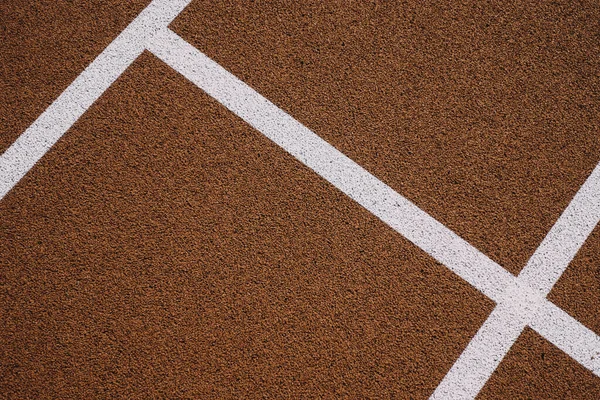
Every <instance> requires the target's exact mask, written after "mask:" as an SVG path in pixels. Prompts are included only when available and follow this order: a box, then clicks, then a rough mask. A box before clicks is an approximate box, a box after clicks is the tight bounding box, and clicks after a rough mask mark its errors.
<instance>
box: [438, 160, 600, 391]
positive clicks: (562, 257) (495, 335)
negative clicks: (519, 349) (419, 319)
mask: <svg viewBox="0 0 600 400" xmlns="http://www.w3.org/2000/svg"><path fill="white" fill-rule="evenodd" d="M598 221H600V164H598V165H597V166H596V168H594V170H593V171H592V173H591V174H590V176H589V177H588V178H587V179H586V181H585V182H584V184H583V185H582V186H581V188H579V190H578V191H577V193H576V194H575V196H574V197H573V199H572V200H571V202H570V203H569V205H568V206H567V208H566V209H565V210H564V212H563V213H562V214H561V216H560V217H559V218H558V220H557V221H556V223H555V224H554V226H553V227H552V228H551V229H550V231H549V232H548V234H547V235H546V237H545V238H544V240H543V241H542V243H541V244H540V246H539V247H538V248H537V250H536V251H535V253H534V254H533V256H531V258H530V259H529V261H528V262H527V265H526V266H525V267H524V268H523V270H522V271H521V273H520V274H519V277H518V278H517V279H518V281H519V284H520V285H521V286H522V287H523V290H522V291H521V292H522V293H526V292H528V291H529V292H531V293H532V294H531V295H530V298H539V299H545V298H546V296H547V295H548V293H549V292H550V290H551V289H552V287H553V286H554V284H555V283H556V282H557V281H558V279H559V278H560V276H561V275H562V274H563V272H564V271H565V269H566V268H567V266H568V265H569V263H570V262H571V261H572V260H573V257H575V254H577V251H579V249H580V248H581V246H582V245H583V243H584V242H585V240H586V239H587V238H588V236H589V235H590V234H591V233H592V230H593V229H594V227H595V226H596V225H597V224H598ZM533 293H535V294H533ZM511 296H516V293H512V294H511V295H508V292H507V299H506V300H505V302H510V303H513V304H512V307H521V309H523V307H524V304H527V302H526V301H524V300H523V299H522V298H521V299H520V300H519V302H517V303H514V301H513V299H514V297H511ZM504 305H505V304H504V303H499V304H498V306H497V309H500V308H503V307H504ZM531 307H535V308H536V310H534V311H533V312H529V314H528V318H527V319H525V320H522V319H521V320H519V324H517V325H515V323H516V321H517V320H518V319H516V318H515V316H514V315H512V314H511V313H510V312H505V313H502V314H495V313H492V314H491V315H490V316H489V318H488V320H487V321H486V322H485V323H484V324H483V326H482V327H481V328H480V329H479V331H478V332H477V334H476V335H475V336H474V337H473V338H472V339H471V341H470V343H469V345H468V346H467V348H466V349H465V350H464V351H463V353H462V354H461V356H460V357H459V358H458V360H457V361H456V363H455V364H454V365H453V366H452V368H451V369H450V371H449V372H448V374H447V375H446V376H445V377H444V379H443V380H442V382H441V383H440V384H439V386H438V387H437V389H436V390H435V392H434V393H433V395H432V396H431V398H432V399H443V398H452V399H454V398H461V399H462V398H464V399H471V398H475V396H477V393H479V391H480V390H481V389H482V388H483V385H485V383H486V382H487V381H488V379H489V378H490V377H491V376H492V374H493V372H494V371H495V370H496V367H497V366H498V364H499V363H500V361H502V359H503V358H504V357H505V356H506V354H507V353H508V351H509V350H510V348H511V346H512V345H513V344H514V342H515V341H516V340H517V338H518V337H519V335H520V333H521V332H522V331H523V329H525V327H526V326H527V325H530V326H531V327H532V328H533V329H535V330H536V331H537V332H538V333H540V334H541V335H542V336H543V337H545V338H546V339H547V340H550V341H551V342H552V343H554V344H555V345H556V346H557V347H559V348H560V349H562V350H563V351H565V352H566V353H567V354H569V355H570V356H571V357H573V358H574V359H575V360H577V361H578V362H580V363H581V364H582V365H583V366H585V367H586V368H588V369H590V370H591V371H592V372H593V373H594V374H596V375H598V376H600V367H599V365H600V360H598V357H597V355H596V354H597V353H600V338H599V337H598V336H597V335H596V334H595V333H593V332H592V331H590V330H589V329H587V328H586V327H584V326H583V325H582V324H580V323H577V321H575V320H574V319H573V318H572V317H570V316H569V315H568V314H567V313H565V312H564V311H563V310H561V309H559V308H558V307H556V306H555V305H554V304H552V303H550V302H548V301H541V300H540V301H536V302H535V303H534V304H529V308H531ZM538 307H541V308H540V309H539V310H537V308H538ZM499 315H500V316H499ZM534 316H535V317H534ZM532 318H533V320H532ZM517 328H518V330H517ZM491 330H493V332H490V331H491ZM516 332H517V333H516ZM515 333H516V334H515ZM575 338H578V339H577V340H575ZM481 359H488V360H494V362H495V364H492V363H491V362H488V363H485V364H483V365H482V363H481V361H480V360H481Z"/></svg>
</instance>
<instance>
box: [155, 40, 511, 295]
mask: <svg viewBox="0 0 600 400" xmlns="http://www.w3.org/2000/svg"><path fill="white" fill-rule="evenodd" d="M148 49H149V50H150V51H151V52H152V53H153V54H155V55H156V56H157V57H158V58H160V59H161V60H163V61H164V62H166V63H167V64H168V65H170V66H171V67H172V68H173V69H175V70H176V71H178V72H179V73H181V74H182V75H183V76H185V77H186V78H188V79H189V80H190V81H192V82H193V83H194V84H196V85H197V86H198V87H200V88H201V89H203V90H204V91H206V92H207V93H208V94H209V95H210V96H212V97H214V98H215V99H216V100H217V101H219V102H220V103H221V104H223V105H224V106H225V107H227V108H228V109H229V110H231V111H232V112H233V113H234V114H236V115H237V116H239V117H240V118H242V119H243V120H244V121H246V122H247V123H248V124H250V125H251V126H253V127H254V128H256V129H257V130H258V131H260V132H261V133H263V134H264V135H265V136H267V137H268V138H269V139H271V140H272V141H273V142H275V143H277V144H278V145H279V146H281V147H282V148H284V149H285V150H286V151H287V152H289V153H290V154H291V155H293V156H294V157H296V158H297V159H298V160H300V161H301V162H302V163H303V164H305V165H306V166H308V167H309V168H311V169H312V170H314V171H315V172H316V173H317V174H319V175H321V176H322V177H323V178H325V179H326V180H327V181H329V182H330V183H331V184H333V185H334V186H335V187H337V188H338V189H339V190H341V191H342V192H344V193H345V194H347V195H348V196H349V197H351V198H352V199H353V200H355V201H356V202H358V203H359V204H360V205H362V206H363V207H365V208H366V209H367V210H369V211H370V212H372V213H373V214H374V215H376V216H377V217H378V218H380V219H381V220H382V221H384V222H385V223H386V224H387V225H389V226H390V227H392V228H393V229H394V230H396V231H397V232H398V233H400V234H401V235H403V236H404V237H406V238H407V239H408V240H410V241H411V242H413V243H414V244H416V245H417V246H418V247H420V248H421V249H423V250H424V251H425V252H427V253H428V254H430V255H431V256H432V257H434V258H435V259H436V260H437V261H439V262H440V263H443V264H445V265H446V266H448V268H450V269H451V270H452V271H454V272H455V273H456V274H458V275H459V276H460V277H462V278H463V279H465V280H466V281H467V282H469V283H470V284H471V285H473V286H475V287H476V288H478V289H479V290H481V291H482V292H483V293H484V294H485V295H487V296H488V297H490V298H492V299H496V300H498V299H499V296H500V295H501V294H502V292H503V291H504V290H503V289H504V287H505V286H507V285H508V284H509V283H510V282H511V281H512V280H513V279H514V276H513V275H511V274H510V273H509V272H507V271H506V270H505V269H504V268H502V267H501V266H499V265H498V264H496V263H495V262H493V261H492V260H490V259H489V258H488V257H487V256H485V255H484V254H483V253H481V252H480V251H479V250H477V249H475V248H474V247H473V246H471V245H470V244H469V243H467V242H466V241H465V240H463V239H461V238H460V237H459V236H458V235H456V234H455V233H454V232H452V231H451V230H449V229H448V228H446V227H445V226H444V225H442V224H441V223H440V222H438V221H436V220H435V219H434V218H433V217H431V216H430V215H428V214H427V213H425V212H424V211H423V210H421V209H420V208H418V207H417V206H416V205H414V204H413V203H411V202H410V201H409V200H407V199H406V198H404V197H402V196H401V195H399V194H398V193H396V192H395V191H394V190H393V189H392V188H390V187H389V186H387V185H386V184H384V183H383V182H381V181H380V180H379V179H377V178H376V177H374V176H373V175H371V174H370V173H369V172H368V171H366V170H365V169H364V168H362V167H361V166H360V165H358V164H356V163H355V162H354V161H352V160H351V159H349V158H348V157H346V156H345V155H344V154H342V153H341V152H340V151H339V150H337V149H336V148H334V147H333V146H331V145H330V144H329V143H327V142H326V141H324V140H323V139H321V138H320V137H319V136H317V135H316V134H315V133H313V132H312V131H310V130H309V129H308V128H306V127H305V126H304V125H302V124H301V123H300V122H298V121H296V120H295V119H294V118H292V117H291V116H290V115H288V114H287V113H286V112H284V111H283V110H281V109H280V108H278V107H277V106H276V105H274V104H273V103H271V102H270V101H269V100H267V99H265V98H264V97H263V96H261V95H260V94H258V93H257V92H256V91H255V90H254V89H252V88H251V87H249V86H248V85H246V84H245V83H244V82H242V81H240V80H239V79H238V78H236V77H235V76H234V75H232V74H231V73H229V72H228V71H227V70H225V69H224V68H223V67H221V66H220V65H218V64H217V63H216V62H214V61H212V60H211V59H209V58H208V57H207V56H205V55H204V54H202V53H201V52H200V51H198V50H197V49H196V48H194V47H193V46H191V45H190V44H189V43H187V42H186V41H184V40H183V39H182V38H180V37H179V36H178V35H176V34H175V33H173V32H172V31H170V30H168V29H165V30H164V32H162V33H161V34H157V35H156V36H155V37H154V40H152V41H151V42H149V47H148ZM482 266H485V267H483V268H482Z"/></svg>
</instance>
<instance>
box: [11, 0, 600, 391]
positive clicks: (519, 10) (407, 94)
mask: <svg viewBox="0 0 600 400" xmlns="http://www.w3.org/2000/svg"><path fill="white" fill-rule="evenodd" d="M148 3H149V1H139V2H126V3H124V2H95V1H76V2H72V3H71V2H49V1H48V2H46V1H35V2H18V1H15V2H7V3H5V4H4V5H2V6H0V13H1V14H0V24H1V28H2V31H1V35H2V44H0V46H1V47H0V49H1V52H0V53H1V54H0V60H1V65H2V66H1V67H0V68H1V69H0V71H2V72H1V77H2V78H1V81H0V88H1V89H2V91H1V92H2V94H1V95H0V128H1V132H0V134H1V136H0V153H1V152H2V151H4V150H5V149H6V148H8V147H9V146H10V145H11V143H12V142H14V140H15V139H16V138H17V137H18V136H19V135H20V134H21V133H23V131H25V129H27V127H28V126H29V125H31V124H32V123H33V122H34V120H35V119H36V118H37V117H38V116H39V115H40V114H41V113H42V112H43V111H44V110H45V109H46V108H47V107H48V106H49V105H50V103H52V102H53V101H54V100H55V99H56V98H57V97H58V96H59V95H60V93H61V92H62V91H63V90H64V89H65V88H66V87H67V86H68V85H69V84H70V83H71V82H72V81H73V80H74V79H75V78H76V77H77V76H78V75H79V74H80V73H81V72H82V71H83V70H84V68H85V67H86V66H87V65H88V64H89V63H90V62H91V61H92V60H93V59H94V58H95V57H96V56H97V55H98V54H100V52H101V51H102V50H103V49H104V48H105V47H106V46H108V45H109V43H111V41H112V40H113V39H115V38H116V37H117V35H118V34H119V33H120V32H121V31H122V30H123V29H125V27H126V26H127V25H128V24H129V23H130V22H131V21H132V20H133V19H134V18H135V17H136V15H138V14H139V12H140V11H141V10H142V9H144V7H145V6H146V5H147V4H148ZM598 17H600V7H598V5H596V4H594V3H588V2H581V3H571V2H523V3H519V4H518V5H514V4H509V3H508V2H485V3H482V2H460V3H456V2H441V3H422V2H403V3H384V2H364V3H352V4H350V3H347V2H310V1H300V2H237V1H236V2H219V3H216V4H215V2H203V1H196V0H195V1H192V3H191V4H190V5H189V6H187V7H186V8H185V10H184V11H183V12H182V13H181V14H180V15H179V16H177V17H176V19H175V20H174V22H173V23H171V24H170V28H171V29H172V30H173V32H175V33H176V34H178V35H180V36H181V38H183V39H184V40H185V41H187V42H189V43H190V44H191V45H193V46H194V47H195V48H197V49H198V50H200V51H202V52H203V53H205V54H206V55H207V56H208V57H210V58H211V59H213V60H215V61H216V62H217V63H219V64H220V65H221V66H223V67H224V68H225V69H227V70H228V71H230V72H231V73H233V74H234V75H235V76H237V77H238V78H240V79H241V80H242V81H244V82H246V83H247V84H248V85H250V86H251V87H252V88H254V89H255V90H257V91H258V92H259V93H260V94H262V95H263V96H265V97H266V98H267V99H269V100H271V101H272V102H274V103H275V104H276V105H277V106H278V107H281V108H282V109H283V110H284V111H286V112H288V113H289V114H290V115H291V116H292V117H293V118H295V119H297V120H298V121H300V122H301V123H302V124H304V125H305V126H306V127H308V128H309V129H311V130H312V131H314V132H315V133H316V134H318V135H319V136H320V137H322V138H323V139H325V140H326V141H327V142H329V143H331V144H332V145H333V146H335V147H336V148H337V149H339V150H340V151H342V152H343V153H344V154H345V155H347V156H348V157H350V158H351V159H352V160H354V161H356V162H357V163H358V164H360V165H361V166H362V167H364V168H365V169H366V170H368V171H369V172H371V173H372V174H373V175H375V176H376V177H377V178H378V179H380V180H382V181H383V182H384V183H386V184H387V185H389V186H390V187H391V188H393V189H394V190H396V191H397V192H398V193H400V194H401V195H403V196H406V197H407V198H408V199H409V200H410V201H412V202H414V204H416V205H417V206H418V207H420V208H422V209H423V210H425V211H426V212H427V213H429V214H430V215H431V216H433V217H434V218H435V219H437V220H438V221H440V222H441V223H442V224H444V225H445V226H447V227H448V228H450V229H452V230H453V231H454V232H456V233H457V234H458V235H460V236H461V237H462V238H464V239H466V241H467V242H469V243H470V244H472V245H474V246H475V247H476V248H477V249H479V250H481V251H482V252H483V253H484V254H485V255H487V256H489V257H490V258H491V259H492V260H493V261H495V262H497V263H498V264H500V265H502V266H503V267H505V268H506V269H507V270H508V271H509V272H511V273H512V274H515V275H518V274H519V272H520V271H521V270H522V269H523V268H524V267H525V265H526V264H527V262H528V260H529V259H530V257H531V256H532V254H534V251H536V249H537V248H538V246H539V245H540V243H541V242H542V240H543V239H544V237H545V236H546V235H547V233H548V231H550V229H551V228H552V226H553V224H554V223H555V222H556V221H557V219H558V218H559V216H560V215H561V214H562V213H563V211H564V210H565V208H566V207H567V206H568V205H569V202H570V201H571V200H572V199H573V196H575V193H576V192H577V191H578V190H579V188H580V187H581V186H582V184H583V183H584V181H585V180H586V179H587V178H588V176H589V175H590V174H591V172H592V170H593V169H594V167H595V166H596V165H597V163H598V161H600V140H599V139H598V137H599V136H598V128H599V126H600V117H599V116H600V114H599V111H600V98H599V97H598V95H599V94H600V74H599V73H598V71H599V69H598V67H600V65H599V63H600V36H599V35H598V32H600V30H599V29H600V26H599V25H600V23H599V19H598ZM598 232H599V231H598V229H596V230H594V232H593V233H592V234H591V235H590V237H589V238H588V239H587V240H586V241H585V243H584V244H583V246H582V248H581V250H580V251H579V252H577V254H576V256H575V258H574V259H573V261H572V262H571V263H570V265H569V266H568V268H567V269H566V271H565V273H564V274H563V275H562V276H561V277H560V279H559V280H558V282H557V283H556V285H555V286H554V287H553V288H552V290H551V291H550V293H549V295H548V299H549V300H550V301H552V302H553V303H554V304H556V305H557V306H558V307H560V308H562V309H564V310H565V311H566V312H567V313H568V314H569V315H571V316H573V317H574V318H575V319H576V320H577V321H580V322H581V324H583V325H584V326H585V327H587V328H588V329H590V330H591V331H592V332H595V333H596V334H600V317H599V316H598V308H599V306H600V259H599V258H598V256H597V254H598V245H599V244H600V241H599V238H598V234H599V233H598ZM0 254H1V256H0V285H1V290H0V306H1V308H0V310H1V311H0V324H1V326H2V329H1V330H0V397H3V398H11V399H13V398H14V399H21V398H85V397H89V398H219V399H220V398H407V399H412V398H428V397H429V396H431V395H432V393H434V391H435V390H436V387H438V385H440V382H441V381H442V380H443V379H444V378H445V376H446V374H447V373H448V371H449V370H450V369H451V368H452V367H453V365H454V364H455V362H457V359H459V357H460V356H461V354H462V353H463V351H465V349H466V348H467V346H468V345H469V343H470V341H471V340H472V338H473V337H474V336H475V335H476V333H477V332H478V330H479V329H480V327H481V326H482V324H484V321H486V319H487V318H488V315H490V313H491V312H492V310H493V309H494V306H495V303H494V302H493V301H492V300H490V299H488V298H487V297H486V296H484V294H483V293H481V292H480V291H478V290H477V289H476V288H475V287H473V286H471V285H470V284H469V283H467V282H466V281H465V280H463V279H461V278H460V277H459V276H458V275H455V274H454V273H453V272H452V271H450V270H449V269H448V268H447V267H446V266H445V265H443V264H442V263H440V262H438V261H436V260H435V259H434V258H433V257H432V256H431V255H429V254H427V253H426V252H425V251H423V250H421V249H420V248H419V247H417V246H416V245H415V244H413V243H411V242H410V241H409V240H407V239H406V238H404V237H403V236H401V235H399V234H398V232H396V231H395V230H394V229H391V228H390V227H389V226H388V225H386V224H385V223H384V222H383V221H381V220H380V219H378V218H377V217H376V216H375V215H373V214H371V213H370V212H369V211H368V210H366V209H365V208H363V207H361V206H360V205H359V204H358V203H356V202H355V201H353V200H352V199H351V198H350V197H348V196H346V195H345V194H344V193H342V192H341V191H339V190H338V189H337V188H336V187H335V186H334V185H332V184H331V183H330V182H328V181H327V180H326V179H324V178H323V177H322V176H320V175H319V174H318V173H315V171H313V170H311V169H310V168H308V167H306V166H305V165H304V164H302V163H301V162H300V161H299V160H297V159H296V158H294V157H293V156H292V155H290V154H288V153H287V152H286V151H285V150H284V149H282V148H280V147H279V146H277V145H276V144H275V143H273V142H272V141H270V140H269V139H267V138H266V137H265V136H264V135H263V133H261V132H260V131H259V130H256V129H254V128H252V127H251V126H249V125H248V124H247V123H246V122H244V121H243V120H242V119H240V118H239V117H238V116H236V115H234V114H233V113H232V112H231V111H230V110H228V109H227V108H226V107H224V106H223V105H222V104H220V103H219V102H218V101H216V100H215V99H213V98H211V97H209V96H208V95H207V94H206V93H205V92H204V91H202V90H201V89H199V88H198V87H196V86H195V85H194V84H192V83H191V82H189V81H188V80H187V79H186V78H185V77H184V76H182V75H180V74H178V73H177V72H176V71H174V70H173V69H172V68H171V67H169V66H168V65H166V64H165V63H164V62H163V61H161V60H159V59H158V58H157V57H156V56H155V55H153V54H151V52H149V51H144V52H143V54H142V55H141V56H139V58H138V59H137V60H136V61H134V62H133V64H132V65H131V66H130V67H129V68H127V70H126V71H125V72H124V73H123V75H121V76H120V77H119V78H118V79H117V80H116V82H115V83H113V84H112V85H111V86H110V88H109V89H108V90H107V91H106V92H105V93H104V94H103V95H102V96H101V97H100V98H99V100H98V101H96V102H95V103H94V104H93V105H92V106H91V107H90V108H89V109H88V110H87V111H86V112H85V113H84V114H83V116H82V117H81V118H80V119H79V120H78V121H77V122H76V123H75V124H74V125H73V126H72V127H71V128H70V129H69V130H68V131H67V132H66V134H65V135H64V136H63V137H62V138H61V139H60V140H59V141H58V142H57V143H56V145H54V146H53V147H52V148H51V149H50V150H49V151H48V153H47V154H45V155H44V156H43V157H42V158H41V159H40V160H39V161H38V162H37V163H36V164H35V166H34V167H33V168H32V169H31V171H29V172H28V173H27V174H26V175H25V176H24V178H23V179H21V180H20V181H19V182H18V183H17V184H16V186H15V187H14V188H12V190H10V191H9V192H8V194H7V195H6V196H5V197H4V198H2V199H0ZM567 340H568V339H567ZM477 398H481V399H506V398H517V399H518V398H523V399H529V398H533V399H549V398H556V399H564V398H572V399H595V398H600V378H599V377H598V376H596V375H594V373H593V372H592V371H590V370H589V369H586V368H585V367H584V366H583V365H580V363H578V362H577V361H575V360H574V359H573V358H571V357H570V356H569V355H568V354H566V353H564V352H563V351H562V350H559V349H558V348H557V347H555V344H552V343H550V342H549V341H548V340H547V339H545V338H544V337H542V336H540V334H538V333H537V332H536V331H534V330H533V329H530V328H526V329H525V330H524V331H523V332H522V333H521V334H520V336H519V337H518V339H517V340H516V342H515V343H514V344H513V345H512V347H510V350H509V351H508V353H507V354H506V356H505V357H504V358H503V359H502V360H501V362H500V363H499V366H498V368H497V369H495V371H494V372H493V373H492V374H491V376H490V377H489V380H487V382H486V383H485V385H484V386H483V388H482V389H481V391H480V392H479V394H478V396H477Z"/></svg>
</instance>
